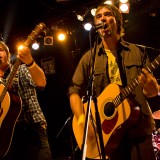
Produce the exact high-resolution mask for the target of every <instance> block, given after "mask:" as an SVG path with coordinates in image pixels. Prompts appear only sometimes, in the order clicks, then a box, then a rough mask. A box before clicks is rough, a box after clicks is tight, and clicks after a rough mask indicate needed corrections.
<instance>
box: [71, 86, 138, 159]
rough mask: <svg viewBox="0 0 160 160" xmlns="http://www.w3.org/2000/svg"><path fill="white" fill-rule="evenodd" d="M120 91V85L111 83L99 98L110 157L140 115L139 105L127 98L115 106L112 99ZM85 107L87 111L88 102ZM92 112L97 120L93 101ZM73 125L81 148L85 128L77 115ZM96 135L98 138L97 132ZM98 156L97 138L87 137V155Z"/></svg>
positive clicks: (90, 156)
mask: <svg viewBox="0 0 160 160" xmlns="http://www.w3.org/2000/svg"><path fill="white" fill-rule="evenodd" d="M119 93H120V88H119V86H118V85H116V84H110V85H108V86H107V87H106V88H105V90H104V91H103V92H102V93H101V95H100V96H99V97H98V98H97V105H98V111H99V115H100V120H101V128H102V136H103V142H104V146H105V152H106V155H107V156H108V157H110V156H111V155H112V154H113V152H114V150H115V149H116V148H117V146H118V144H119V143H120V140H121V139H122V136H123V135H124V133H125V131H126V129H127V128H129V127H130V126H131V125H132V124H134V123H135V122H136V121H137V120H138V117H139V109H137V107H135V106H134V105H133V103H130V101H128V100H127V99H124V100H123V101H122V102H121V103H120V104H119V105H118V106H113V104H112V101H113V99H114V98H115V97H116V96H117V95H118V94H119ZM84 109H85V111H87V104H84ZM91 112H92V115H93V118H94V120H95V107H94V103H93V101H92V102H91ZM132 112H133V113H132ZM72 126H73V132H74V135H75V138H76V141H77V144H78V146H79V148H80V149H81V146H82V142H83V135H84V133H83V132H84V129H83V128H82V127H81V126H78V125H77V119H76V118H75V116H74V117H73V123H72ZM96 136H97V138H98V135H97V133H96ZM94 138H95V137H94ZM98 143H99V138H98ZM98 156H99V151H98V147H97V143H96V140H95V139H91V140H89V139H87V150H86V157H88V158H96V157H98Z"/></svg>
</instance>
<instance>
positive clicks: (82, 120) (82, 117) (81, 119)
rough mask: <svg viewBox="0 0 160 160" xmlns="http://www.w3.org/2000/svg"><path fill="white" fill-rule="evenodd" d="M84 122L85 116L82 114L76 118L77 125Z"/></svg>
mask: <svg viewBox="0 0 160 160" xmlns="http://www.w3.org/2000/svg"><path fill="white" fill-rule="evenodd" d="M84 122H85V115H84V114H81V115H80V116H79V118H78V122H77V123H78V125H81V124H82V123H84Z"/></svg>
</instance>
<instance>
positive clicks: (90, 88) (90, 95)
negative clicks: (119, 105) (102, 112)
mask: <svg viewBox="0 0 160 160" xmlns="http://www.w3.org/2000/svg"><path fill="white" fill-rule="evenodd" d="M89 35H90V34H89ZM97 43H98V35H97V34H96V42H95V46H94V54H92V45H91V36H90V51H91V55H93V59H92V65H93V66H92V68H91V76H90V78H89V82H88V88H87V101H88V104H87V113H86V119H85V126H84V135H83V143H82V160H85V158H86V150H87V144H86V143H87V134H88V125H89V117H90V112H91V111H90V110H91V101H92V100H93V102H94V106H95V117H96V126H97V131H98V136H99V142H100V149H101V153H100V155H102V159H103V160H106V156H105V148H104V142H103V136H102V129H101V121H100V116H99V112H98V106H97V98H96V97H95V96H93V82H94V74H95V60H96V50H97ZM95 137H96V133H95ZM97 145H98V143H97ZM97 147H99V146H97Z"/></svg>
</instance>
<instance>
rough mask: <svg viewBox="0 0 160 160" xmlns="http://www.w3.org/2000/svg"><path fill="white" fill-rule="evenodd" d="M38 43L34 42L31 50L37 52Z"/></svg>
mask: <svg viewBox="0 0 160 160" xmlns="http://www.w3.org/2000/svg"><path fill="white" fill-rule="evenodd" d="M39 45H40V44H39V43H38V42H34V43H33V44H32V49H33V50H38V49H39Z"/></svg>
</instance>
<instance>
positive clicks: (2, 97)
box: [0, 59, 21, 102]
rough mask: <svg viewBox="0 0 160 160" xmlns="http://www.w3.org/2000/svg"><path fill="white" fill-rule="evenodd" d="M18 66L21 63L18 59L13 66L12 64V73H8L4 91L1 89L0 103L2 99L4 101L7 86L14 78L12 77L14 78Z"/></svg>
mask: <svg viewBox="0 0 160 160" xmlns="http://www.w3.org/2000/svg"><path fill="white" fill-rule="evenodd" d="M20 64H21V61H20V60H19V59H17V60H16V62H15V64H14V66H13V68H12V71H11V72H10V74H9V76H8V78H7V81H6V84H5V87H4V89H3V91H2V93H1V97H0V101H1V102H2V101H3V99H4V97H5V95H6V92H7V90H8V88H9V86H10V85H11V83H12V81H13V78H14V76H15V74H16V72H17V70H18V67H19V65H20Z"/></svg>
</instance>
